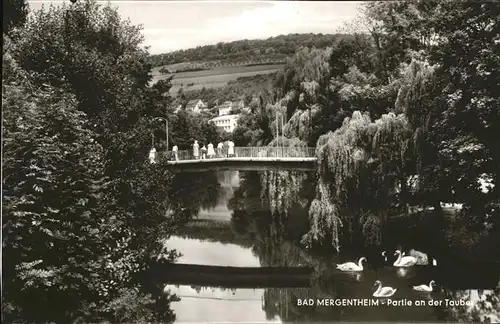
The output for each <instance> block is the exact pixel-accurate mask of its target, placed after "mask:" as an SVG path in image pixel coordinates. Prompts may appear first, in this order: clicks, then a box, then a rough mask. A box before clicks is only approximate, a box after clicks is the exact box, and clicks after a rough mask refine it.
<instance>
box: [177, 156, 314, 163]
mask: <svg viewBox="0 0 500 324" xmlns="http://www.w3.org/2000/svg"><path fill="white" fill-rule="evenodd" d="M316 160H317V159H316V158H315V157H228V158H211V159H198V160H194V159H192V160H179V161H167V163H168V164H202V163H220V162H254V161H255V162H315V161H316Z"/></svg>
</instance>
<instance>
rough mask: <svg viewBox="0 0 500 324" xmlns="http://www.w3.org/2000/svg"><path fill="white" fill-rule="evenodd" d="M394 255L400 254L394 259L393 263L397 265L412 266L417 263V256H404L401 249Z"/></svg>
mask: <svg viewBox="0 0 500 324" xmlns="http://www.w3.org/2000/svg"><path fill="white" fill-rule="evenodd" d="M394 255H398V259H397V260H396V261H394V264H393V265H394V266H395V267H411V266H414V265H415V264H417V258H415V257H412V256H402V255H401V251H399V250H396V252H394Z"/></svg>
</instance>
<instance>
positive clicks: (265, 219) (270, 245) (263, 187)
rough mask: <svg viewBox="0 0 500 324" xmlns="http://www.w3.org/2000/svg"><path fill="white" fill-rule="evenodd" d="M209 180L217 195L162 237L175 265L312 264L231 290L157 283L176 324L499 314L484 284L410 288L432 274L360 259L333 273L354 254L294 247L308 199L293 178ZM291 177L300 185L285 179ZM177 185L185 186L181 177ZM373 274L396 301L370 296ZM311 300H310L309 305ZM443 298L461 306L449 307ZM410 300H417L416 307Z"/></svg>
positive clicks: (229, 174)
mask: <svg viewBox="0 0 500 324" xmlns="http://www.w3.org/2000/svg"><path fill="white" fill-rule="evenodd" d="M273 172H274V171H273ZM287 172H288V173H289V171H283V172H278V174H277V175H276V174H272V175H271V178H273V179H274V180H276V179H277V178H279V177H285V178H288V179H290V174H287ZM299 177H302V175H300V176H299ZM205 178H210V177H205ZM213 178H214V179H217V182H218V183H219V186H212V187H213V188H217V189H216V190H217V194H215V195H212V194H211V193H209V196H210V197H212V198H214V197H215V199H214V201H213V203H212V204H205V205H206V206H205V207H204V208H201V210H200V213H199V216H198V218H197V219H196V220H193V221H192V222H190V224H188V226H186V227H184V228H182V229H180V231H179V233H178V235H177V236H174V237H171V238H170V239H168V240H167V241H166V244H167V246H168V247H169V248H170V249H176V250H177V251H178V252H180V253H181V254H182V256H181V257H180V259H179V260H178V263H183V264H197V265H207V266H233V267H270V266H271V267H300V266H309V267H313V268H314V275H313V276H312V277H311V280H310V284H309V285H308V286H307V287H301V288H265V287H255V288H254V289H241V288H231V287H209V286H191V285H175V284H168V283H167V285H166V289H168V290H170V291H171V292H173V293H175V294H176V295H177V296H178V297H180V301H178V302H174V303H172V309H173V311H174V313H175V314H176V318H177V322H219V323H220V322H290V321H380V322H384V321H413V322H422V321H427V322H435V321H439V322H441V321H456V320H473V319H474V318H475V317H474V316H475V315H476V316H478V317H479V318H482V319H484V318H485V316H491V319H492V321H493V322H495V321H498V319H499V318H498V317H495V316H498V307H497V306H496V305H495V304H494V303H491V302H490V301H489V300H488V298H491V296H493V295H494V294H495V292H494V291H493V290H478V289H468V290H454V291H452V290H451V289H449V288H447V287H445V286H443V285H439V284H438V287H437V288H436V289H435V291H434V292H432V293H421V292H415V291H413V290H412V286H413V285H420V284H429V281H430V279H432V278H430V277H429V275H428V272H426V271H425V269H424V270H422V269H421V268H418V267H417V268H410V269H398V268H395V267H393V266H390V265H386V266H383V265H380V266H376V267H375V266H373V265H368V266H367V267H365V270H364V271H363V272H362V273H360V274H350V273H342V272H339V271H338V270H335V263H337V262H338V261H339V262H344V261H346V260H349V261H357V257H353V256H345V255H344V256H342V255H340V256H336V255H335V256H332V255H329V256H318V255H312V254H310V253H308V252H306V251H305V250H303V249H302V248H300V247H299V244H298V243H297V238H300V236H301V235H303V234H304V229H306V226H307V223H308V218H307V204H304V203H302V202H301V201H302V200H307V199H310V194H311V190H310V188H304V187H303V186H302V185H299V186H295V188H294V185H293V183H288V186H285V185H286V184H287V183H286V181H285V182H281V183H280V181H278V183H277V186H276V187H274V188H270V187H269V184H268V183H267V184H266V181H265V179H269V178H270V175H269V174H267V175H266V176H262V174H261V175H260V176H259V174H258V173H251V172H248V173H242V172H239V173H238V172H233V171H226V172H218V173H217V174H216V176H215V177H213ZM292 178H293V176H292ZM243 180H244V181H243ZM274 180H273V181H274ZM278 180H279V179H278ZM292 182H295V184H297V183H300V181H295V180H293V179H292ZM280 185H281V187H280ZM186 186H187V187H189V183H186ZM208 187H210V186H208ZM271 187H272V185H271ZM194 189H195V188H193V190H194ZM205 189H206V188H205ZM187 190H188V189H187ZM214 190H215V189H214ZM194 191H196V190H194ZM409 248H410V247H409ZM358 256H359V255H358ZM453 275H454V274H453V273H450V276H453ZM376 280H380V281H381V282H382V283H383V285H384V286H390V287H393V288H396V289H397V292H396V293H395V295H394V296H393V297H392V298H391V299H392V302H393V303H394V302H398V303H400V304H399V305H388V302H389V301H388V300H384V299H382V300H381V299H376V298H374V297H372V294H373V292H374V291H375V287H373V284H374V282H375V281H376ZM464 280H465V278H464ZM471 288H473V287H471ZM492 288H494V287H492ZM488 296H490V297H488ZM496 296H498V291H497V295H496ZM363 299H367V301H366V302H367V303H369V302H370V301H371V300H374V301H375V302H374V303H377V302H378V305H372V306H341V305H319V304H318V301H320V302H323V301H324V302H325V303H328V302H330V303H339V302H348V301H350V302H357V301H360V300H363ZM311 301H312V302H313V304H312V305H309V304H310V303H311ZM453 302H454V303H462V305H461V306H454V305H452V303H453ZM305 303H307V304H308V305H304V304H305ZM416 303H421V305H419V306H416ZM465 304H467V305H465ZM495 307H497V308H496V309H494V308H495Z"/></svg>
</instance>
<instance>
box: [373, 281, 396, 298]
mask: <svg viewBox="0 0 500 324" xmlns="http://www.w3.org/2000/svg"><path fill="white" fill-rule="evenodd" d="M373 285H374V286H377V285H378V288H377V290H375V292H374V293H373V297H391V296H393V295H394V294H395V293H396V291H397V289H394V288H392V287H382V283H381V282H380V280H377V281H375V283H374V284H373Z"/></svg>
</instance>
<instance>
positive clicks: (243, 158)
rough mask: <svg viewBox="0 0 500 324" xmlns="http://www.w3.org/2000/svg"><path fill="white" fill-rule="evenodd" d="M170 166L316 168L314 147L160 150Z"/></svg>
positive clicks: (194, 167)
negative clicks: (230, 152) (207, 153)
mask: <svg viewBox="0 0 500 324" xmlns="http://www.w3.org/2000/svg"><path fill="white" fill-rule="evenodd" d="M162 158H166V159H167V164H168V165H169V166H170V167H171V168H177V169H182V170H184V171H189V170H193V171H207V170H217V169H218V170H227V169H238V170H241V171H245V170H261V169H262V170H270V169H271V170H273V169H276V170H283V169H293V170H302V171H314V170H315V169H316V161H317V158H316V148H315V147H270V146H269V147H234V155H228V149H227V148H224V149H222V150H221V151H218V150H217V148H216V149H215V156H210V157H209V156H200V157H198V158H195V157H194V155H193V150H182V151H178V152H177V157H176V156H175V154H174V153H173V152H172V151H169V152H166V154H165V153H164V155H163V157H162Z"/></svg>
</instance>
